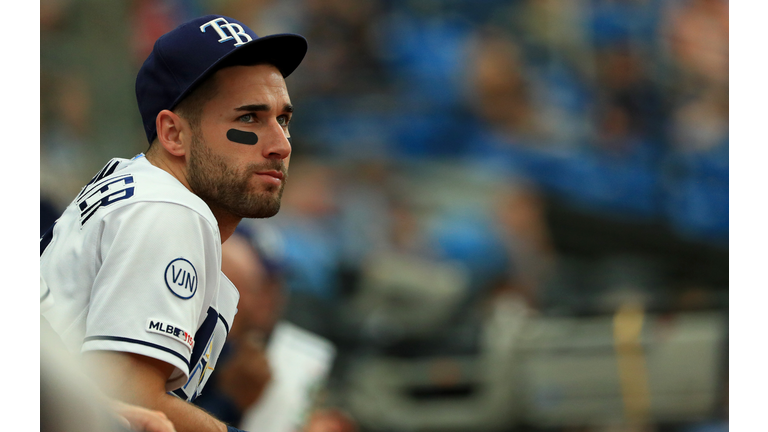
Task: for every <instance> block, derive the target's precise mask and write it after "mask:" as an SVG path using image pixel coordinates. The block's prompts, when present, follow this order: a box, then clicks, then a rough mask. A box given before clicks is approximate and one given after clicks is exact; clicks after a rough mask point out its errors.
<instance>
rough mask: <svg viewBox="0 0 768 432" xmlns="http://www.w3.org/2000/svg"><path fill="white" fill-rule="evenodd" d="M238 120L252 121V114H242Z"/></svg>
mask: <svg viewBox="0 0 768 432" xmlns="http://www.w3.org/2000/svg"><path fill="white" fill-rule="evenodd" d="M238 120H240V121H241V122H243V123H253V114H244V115H242V116H240V118H239V119H238Z"/></svg>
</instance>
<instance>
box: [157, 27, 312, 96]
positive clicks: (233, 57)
mask: <svg viewBox="0 0 768 432" xmlns="http://www.w3.org/2000/svg"><path fill="white" fill-rule="evenodd" d="M306 54H307V40H306V39H304V37H303V36H300V35H297V34H291V33H284V34H275V35H269V36H264V37H260V38H258V39H254V40H252V41H250V42H247V43H245V44H243V45H241V46H240V47H238V48H237V49H235V50H233V51H231V52H230V53H228V54H227V55H225V56H223V57H221V58H220V59H219V60H218V61H216V62H215V63H214V64H212V65H211V66H210V67H209V68H208V69H206V71H205V72H203V73H202V74H201V75H200V76H199V77H198V78H197V79H196V80H195V81H194V82H193V83H192V84H191V85H190V86H189V87H187V89H186V90H184V92H183V93H182V94H180V95H179V97H178V98H176V100H175V101H174V102H173V105H172V106H171V107H170V108H169V109H173V108H175V107H176V106H177V105H178V104H179V103H180V102H181V101H182V100H184V98H185V97H187V95H189V93H190V92H191V91H192V90H194V89H195V87H197V86H198V85H199V84H200V83H202V82H203V81H204V80H206V79H207V78H208V77H210V76H211V75H213V74H214V73H215V72H216V71H218V70H219V69H222V68H225V67H229V66H237V65H252V64H257V63H269V64H273V65H275V67H277V69H278V70H279V71H280V73H281V74H282V75H283V78H286V77H288V75H290V74H291V73H293V71H294V70H296V68H297V67H298V66H299V64H301V61H302V60H303V59H304V56H305V55H306Z"/></svg>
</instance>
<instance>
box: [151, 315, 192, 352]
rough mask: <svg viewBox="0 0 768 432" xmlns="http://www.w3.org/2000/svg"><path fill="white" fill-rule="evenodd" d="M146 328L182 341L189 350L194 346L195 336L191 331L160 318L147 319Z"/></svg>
mask: <svg viewBox="0 0 768 432" xmlns="http://www.w3.org/2000/svg"><path fill="white" fill-rule="evenodd" d="M146 330H147V331H148V332H149V333H157V334H161V335H163V336H168V337H171V338H174V339H176V340H179V341H181V342H183V343H184V344H185V345H186V346H187V348H189V350H190V351H192V348H193V347H194V346H195V338H194V336H192V334H191V333H189V332H187V331H185V330H183V329H181V328H179V327H178V326H174V325H172V324H168V323H164V322H162V321H160V320H154V319H148V320H147V328H146Z"/></svg>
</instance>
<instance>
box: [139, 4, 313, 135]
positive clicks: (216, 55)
mask: <svg viewBox="0 0 768 432" xmlns="http://www.w3.org/2000/svg"><path fill="white" fill-rule="evenodd" d="M306 53H307V40H306V39H304V37H303V36H300V35H297V34H290V33H284V34H276V35H269V36H264V37H258V36H257V35H256V33H254V32H253V30H251V29H250V28H248V26H246V25H245V24H243V23H241V22H240V21H238V20H236V19H234V18H229V17H225V16H222V15H207V16H204V17H200V18H196V19H194V20H192V21H189V22H186V23H184V24H182V25H180V26H178V27H176V28H175V29H174V30H172V31H170V32H168V33H166V34H164V35H162V36H160V38H159V39H157V41H156V42H155V46H154V48H153V49H152V52H151V53H150V54H149V57H147V59H146V60H145V61H144V64H143V65H142V66H141V69H140V70H139V74H138V76H137V77H136V99H137V101H138V103H139V112H140V113H141V118H142V121H143V122H144V132H146V134H147V140H149V142H150V143H152V141H153V140H154V139H155V137H156V136H157V131H156V130H155V119H156V118H157V115H158V114H159V113H160V111H162V110H164V109H168V110H172V109H173V108H175V107H176V106H177V105H178V104H179V102H181V101H182V100H183V99H184V98H185V97H186V96H187V95H188V94H189V93H190V92H191V91H192V90H193V89H194V88H195V87H196V86H197V85H198V84H200V83H202V82H203V81H205V79H206V78H208V77H210V76H211V75H213V73H214V72H216V71H217V70H219V69H221V68H223V67H226V66H233V65H238V64H254V63H262V62H264V63H269V64H272V65H274V66H275V67H277V69H278V70H279V71H280V73H281V74H282V75H283V77H287V76H288V75H290V74H291V72H293V71H294V70H295V69H296V68H297V67H298V66H299V64H300V63H301V61H302V60H303V59H304V55H305V54H306Z"/></svg>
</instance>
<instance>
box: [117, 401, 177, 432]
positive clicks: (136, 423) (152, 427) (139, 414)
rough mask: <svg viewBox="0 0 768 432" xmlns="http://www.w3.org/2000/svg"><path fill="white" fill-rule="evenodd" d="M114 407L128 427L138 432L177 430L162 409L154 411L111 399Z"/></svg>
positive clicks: (168, 431)
mask: <svg viewBox="0 0 768 432" xmlns="http://www.w3.org/2000/svg"><path fill="white" fill-rule="evenodd" d="M111 405H112V409H113V410H114V411H115V412H116V413H117V415H118V417H119V418H120V419H122V420H124V421H125V422H126V423H127V425H126V426H127V427H128V428H129V429H130V430H132V431H137V432H176V428H174V427H173V423H171V421H170V420H168V417H166V415H165V413H163V412H162V411H154V410H151V409H147V408H143V407H140V406H136V405H130V404H127V403H124V402H120V401H118V400H112V401H111Z"/></svg>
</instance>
